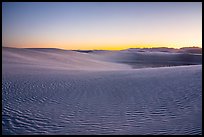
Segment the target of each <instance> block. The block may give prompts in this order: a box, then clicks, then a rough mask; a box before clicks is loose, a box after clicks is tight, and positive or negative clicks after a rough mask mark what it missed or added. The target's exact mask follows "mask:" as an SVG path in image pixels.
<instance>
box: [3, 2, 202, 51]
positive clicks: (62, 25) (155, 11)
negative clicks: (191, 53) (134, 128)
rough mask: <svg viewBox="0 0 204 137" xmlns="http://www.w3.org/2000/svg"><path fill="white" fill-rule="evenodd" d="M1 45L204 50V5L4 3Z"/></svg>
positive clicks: (96, 48) (185, 3)
mask: <svg viewBox="0 0 204 137" xmlns="http://www.w3.org/2000/svg"><path fill="white" fill-rule="evenodd" d="M2 8H3V9H2V46H5V47H17V48H60V49H73V50H75V49H76V50H90V49H95V50H121V49H127V48H151V47H169V48H181V47H193V46H196V47H201V48H202V3H201V2H163V3H162V2H159V3H158V2H145V3H143V2H117V3H109V2H99V3H95V2H88V3H83V2H78V3H77V2H76V3H75V2H65V3H64V2H59V3H57V2H50V3H46V2H42V3H41V2H27V3H26V2H19V3H17V2H3V3H2Z"/></svg>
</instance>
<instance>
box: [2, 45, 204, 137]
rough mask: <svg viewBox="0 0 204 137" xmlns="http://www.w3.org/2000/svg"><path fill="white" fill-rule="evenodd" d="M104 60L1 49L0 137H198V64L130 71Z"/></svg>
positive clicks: (94, 55)
mask: <svg viewBox="0 0 204 137" xmlns="http://www.w3.org/2000/svg"><path fill="white" fill-rule="evenodd" d="M117 54H118V55H120V56H121V54H122V52H120V53H119V52H117ZM105 55H106V56H105ZM109 55H111V56H112V55H114V56H115V55H116V53H115V52H105V51H104V52H103V53H102V52H101V53H100V55H99V54H98V53H96V52H95V53H91V54H87V53H79V52H74V51H60V50H31V49H3V64H2V65H3V76H2V131H3V134H142V135H144V134H155V135H156V134H182V135H184V134H200V135H201V134H202V84H201V83H202V77H201V76H202V65H192V66H176V67H163V68H143V69H131V67H130V66H129V65H127V64H120V63H116V62H117V61H115V62H114V61H112V62H110V61H105V59H106V60H114V59H111V58H110V57H111V56H109ZM118 57H119V56H118Z"/></svg>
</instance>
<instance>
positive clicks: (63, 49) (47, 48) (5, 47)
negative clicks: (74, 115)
mask: <svg viewBox="0 0 204 137" xmlns="http://www.w3.org/2000/svg"><path fill="white" fill-rule="evenodd" d="M2 48H16V49H60V50H82V51H89V50H106V51H109V50H110V51H112V50H128V49H156V48H167V49H182V48H200V49H202V47H198V46H188V47H187V46H186V47H180V48H173V47H159V46H158V47H135V48H132V47H130V48H125V49H112V50H111V49H63V48H57V47H56V48H55V47H50V48H49V47H46V48H38V47H36V48H35V47H30V48H29V47H28V48H26V47H7V46H2Z"/></svg>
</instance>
